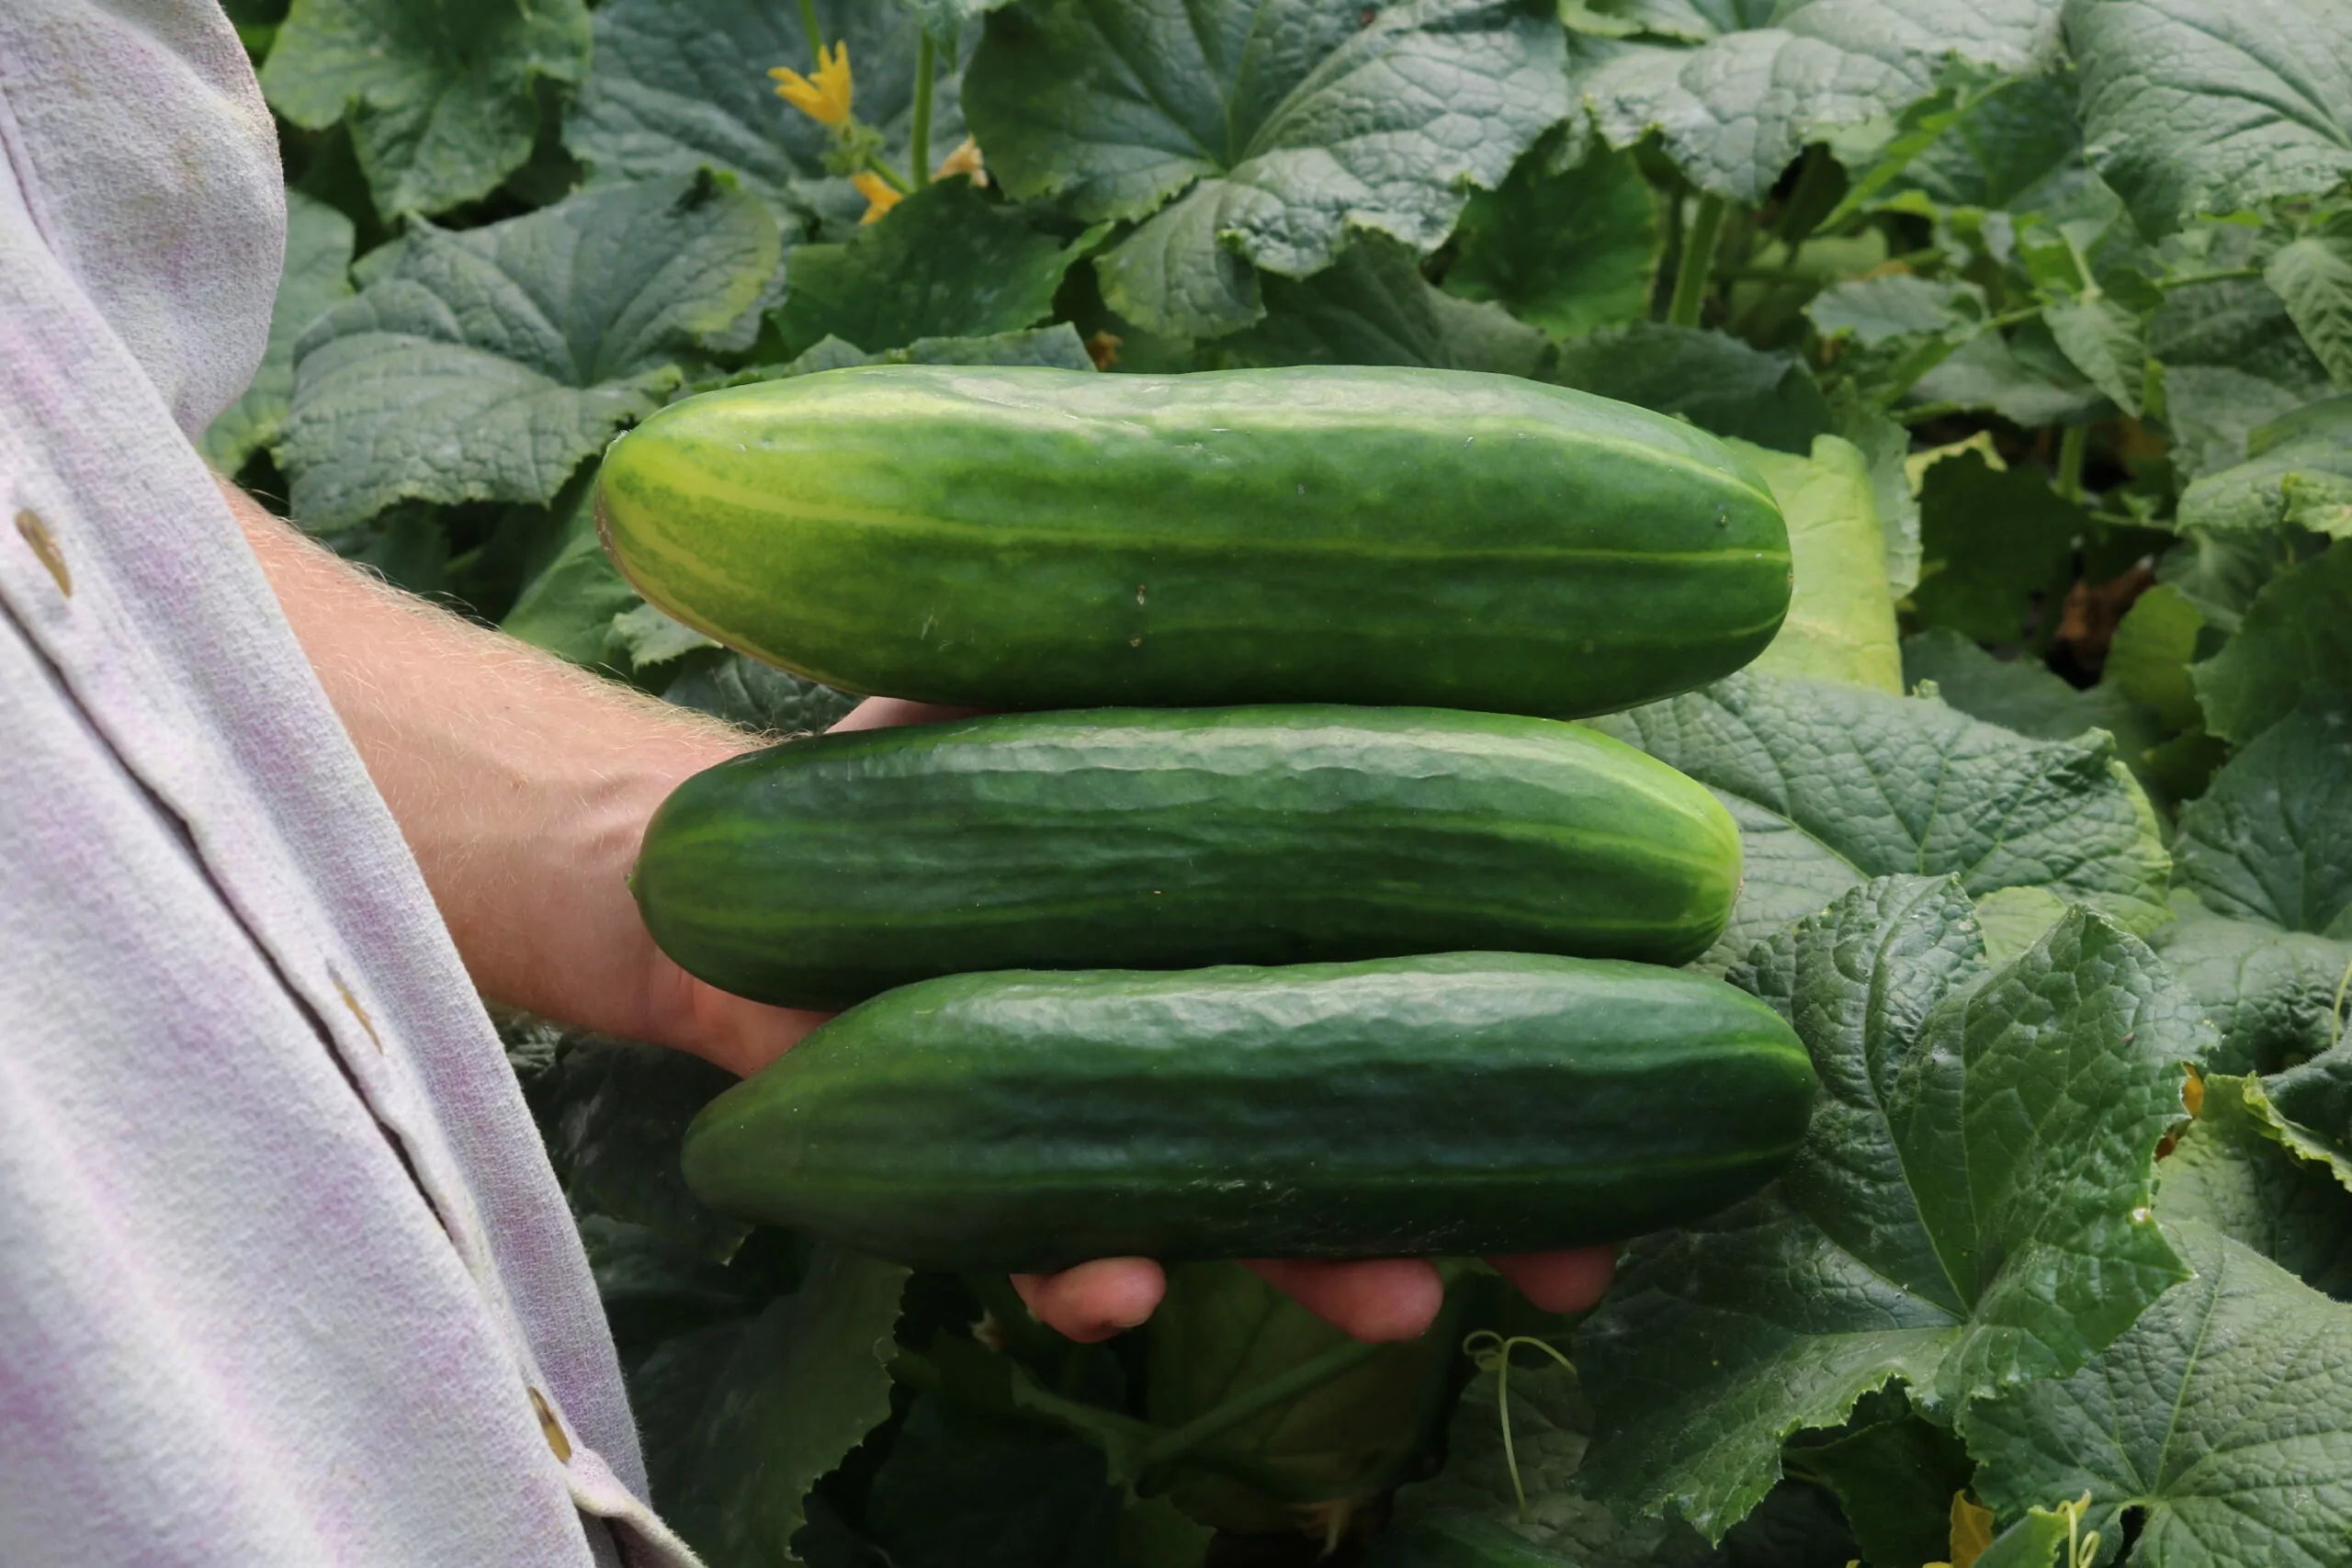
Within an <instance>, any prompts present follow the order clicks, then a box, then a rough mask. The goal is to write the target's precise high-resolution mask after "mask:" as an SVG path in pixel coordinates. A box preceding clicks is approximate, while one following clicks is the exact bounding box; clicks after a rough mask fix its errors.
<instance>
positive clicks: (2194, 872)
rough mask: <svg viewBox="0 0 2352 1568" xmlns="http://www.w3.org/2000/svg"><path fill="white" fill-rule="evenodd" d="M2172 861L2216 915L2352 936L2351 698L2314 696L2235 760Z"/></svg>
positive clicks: (2189, 824) (2184, 820)
mask: <svg viewBox="0 0 2352 1568" xmlns="http://www.w3.org/2000/svg"><path fill="white" fill-rule="evenodd" d="M2347 605H2352V601H2338V609H2339V613H2340V612H2341V610H2342V609H2343V608H2345V607H2346V606H2347ZM2173 864H2174V869H2175V872H2176V874H2177V877H2178V880H2179V882H2180V885H2181V886H2185V887H2188V888H2191V889H2193V890H2194V891H2195V892H2196V894H2197V896H2198V897H2200V898H2202V899H2203V900H2204V901H2205V904H2206V906H2207V907H2208V908H2211V909H2213V910H2214V911H2216V912H2217V913H2220V914H2222V915H2227V916H2232V917H2233V918H2236V919H2254V920H2261V921H2263V922H2265V923H2267V924H2269V925H2273V926H2276V927H2278V928H2279V929H2281V930H2283V931H2310V932H2313V933H2315V934H2320V935H2325V936H2333V937H2340V938H2346V939H2352V705H2347V704H2346V702H2345V700H2344V698H2343V696H2342V695H2341V694H2331V693H2324V692H2323V693H2318V694H2313V695H2312V696H2309V697H2306V698H2305V699H2304V700H2303V702H2302V703H2301V705H2299V706H2297V707H2296V708H2295V709H2294V710H2293V711H2291V712H2290V713H2289V714H2288V716H2286V717H2285V718H2283V719H2281V720H2280V721H2279V722H2278V723H2277V724H2276V725H2273V726H2272V727H2271V728H2268V729H2267V730H2265V731H2264V732H2263V733H2262V735H2261V736H2260V737H2259V738H2258V739H2256V740H2255V741H2254V742H2253V743H2252V744H2251V745H2249V746H2247V747H2246V749H2245V750H2243V751H2241V752H2239V753H2238V754H2237V755H2236V756H2235V757H2233V758H2232V759H2231V760H2230V761H2229V762H2228V763H2226V764H2225V765H2224V766H2223V767H2222V771H2221V772H2220V773H2216V774H2214V775H2213V784H2212V787H2211V789H2209V790H2207V791H2206V793H2205V796H2204V798H2203V799H2201V800H2193V801H2191V802H2189V803H2188V805H2187V806H2185V807H2182V808H2181V813H2180V831H2179V834H2178V835H2177V838H2176V839H2175V840H2174V842H2173Z"/></svg>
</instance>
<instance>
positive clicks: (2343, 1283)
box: [2156, 1077, 2352, 1300]
mask: <svg viewBox="0 0 2352 1568" xmlns="http://www.w3.org/2000/svg"><path fill="white" fill-rule="evenodd" d="M2252 1087H2253V1086H2252V1085H2250V1084H2249V1083H2248V1081H2247V1080H2246V1079H2244V1078H2237V1077H2207V1078H2206V1080H2205V1102H2204V1104H2203V1105H2202V1106H2200V1107H2199V1110H2198V1112H2197V1120H2196V1121H2194V1122H2190V1123H2189V1125H2188V1131H2186V1132H2184V1133H2183V1134H2181V1135H2180V1142H2179V1143H2178V1144H2177V1145H2175V1146H2174V1148H2173V1151H2172V1153H2171V1154H2169V1155H2167V1156H2165V1158H2164V1160H2163V1162H2162V1163H2161V1164H2159V1165H2158V1166H2157V1167H2156V1174H2157V1179H2158V1185H2157V1188H2156V1213H2157V1214H2158V1215H2159V1216H2161V1217H2162V1218H2163V1220H2164V1221H2165V1224H2176V1223H2177V1222H2179V1221H2183V1220H2190V1221H2195V1222H2196V1223H2198V1224H2206V1225H2211V1227H2212V1228H2213V1229H2215V1230H2216V1231H2219V1232H2220V1233H2221V1234H2222V1235H2226V1236H2228V1237H2229V1238H2230V1239H2231V1240H2233V1241H2235V1242H2240V1243H2243V1244H2244V1245H2245V1246H2247V1247H2252V1248H2253V1249H2254V1250H2255V1251H2256V1252H2258V1253H2260V1254H2262V1256H2263V1257H2265V1258H2268V1259H2270V1261H2271V1262H2273V1263H2276V1264H2278V1266H2279V1267H2280V1268H2281V1269H2286V1270H2287V1271H2288V1272H2290V1273H2291V1274H2293V1275H2295V1276H2296V1277H2297V1278H2299V1279H2301V1280H2302V1281H2303V1283H2305V1284H2307V1285H2309V1286H2311V1287H2312V1289H2313V1290H2319V1291H2325V1292H2327V1293H2328V1294H2330V1295H2332V1296H2335V1297H2336V1298H2338V1299H2339V1300H2341V1299H2342V1298H2344V1297H2345V1296H2346V1294H2347V1293H2352V1194H2347V1193H2346V1191H2345V1190H2344V1189H2343V1188H2342V1187H2341V1186H2339V1185H2338V1184H2337V1183H2336V1181H2335V1179H2334V1178H2333V1177H2331V1176H2330V1175H2329V1174H2328V1173H2327V1171H2326V1169H2325V1168H2324V1167H2321V1166H2317V1165H2313V1164H2312V1163H2311V1162H2309V1161H2308V1160H2305V1159H2302V1158H2300V1157H2298V1156H2295V1155H2293V1154H2290V1153H2289V1152H2288V1151H2287V1149H2286V1148H2284V1147H2283V1146H2281V1145H2280V1143H2279V1140H2278V1134H2277V1132H2276V1130H2275V1129H2274V1128H2273V1127H2272V1125H2271V1123H2270V1120H2269V1119H2268V1118H2267V1116H2266V1115H2265V1114H2263V1113H2262V1112H2260V1111H2256V1109H2254V1108H2253V1107H2252V1106H2250V1105H2249V1104H2248V1100H2247V1095H2248V1090H2249V1089H2251V1088H2252ZM2257 1098H2258V1096H2257Z"/></svg>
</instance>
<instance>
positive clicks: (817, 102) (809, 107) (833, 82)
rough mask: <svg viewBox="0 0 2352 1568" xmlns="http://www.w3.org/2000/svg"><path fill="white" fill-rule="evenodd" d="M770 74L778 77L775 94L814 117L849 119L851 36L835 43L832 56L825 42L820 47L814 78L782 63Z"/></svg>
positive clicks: (825, 121) (835, 121) (840, 122)
mask: <svg viewBox="0 0 2352 1568" xmlns="http://www.w3.org/2000/svg"><path fill="white" fill-rule="evenodd" d="M768 74H769V75H771V76H773V77H775V96H777V97H779V98H782V99H783V100H784V101H785V102H786V103H787V104H790V105H791V106H792V107H794V108H797V109H798V110H799V111H800V112H801V113H802V114H805V115H807V116H808V117H809V118H810V119H813V120H818V121H820V122H821V123H823V124H826V125H847V124H848V123H849V100H850V91H851V83H850V74H849V40H848V39H842V40H841V41H840V42H838V43H836V44H834V45H833V52H832V57H831V59H827V58H826V56H825V51H824V49H823V48H822V46H820V47H819V49H818V51H817V74H816V77H815V79H814V80H811V79H810V78H809V77H807V76H803V75H802V74H801V73H799V72H797V71H794V70H790V69H788V68H786V67H785V66H782V65H779V66H777V67H775V69H774V70H772V71H770V72H769V73H768Z"/></svg>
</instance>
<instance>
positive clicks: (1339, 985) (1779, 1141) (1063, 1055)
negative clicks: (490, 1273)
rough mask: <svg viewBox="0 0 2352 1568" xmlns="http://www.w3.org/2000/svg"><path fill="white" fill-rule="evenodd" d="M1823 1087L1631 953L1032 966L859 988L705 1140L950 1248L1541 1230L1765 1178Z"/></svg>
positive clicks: (1499, 1247) (1654, 1207)
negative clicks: (1266, 965)
mask: <svg viewBox="0 0 2352 1568" xmlns="http://www.w3.org/2000/svg"><path fill="white" fill-rule="evenodd" d="M1812 1095H1813V1072H1812V1068H1811V1066H1810V1064H1809V1062H1808V1060H1807V1058H1806V1055H1805V1050H1804V1045H1803V1044H1801V1043H1799V1042H1798V1040H1797V1038H1796V1036H1795V1035H1794V1033H1793V1032H1792V1031H1791V1030H1790V1028H1789V1026H1788V1024H1787V1023H1786V1022H1785V1021H1782V1019H1781V1016H1780V1015H1779V1014H1778V1013H1776V1012H1774V1011H1773V1010H1771V1009H1770V1007H1767V1006H1766V1005H1765V1004H1764V1003H1762V1002H1759V1001H1758V1000H1756V999H1755V998H1752V997H1749V996H1747V994H1746V993H1744V992H1741V991H1738V990H1735V989H1734V988H1733V987H1730V986H1727V985H1725V984H1724V983H1723V982H1722V981H1720V980H1714V979H1711V978H1708V977H1707V976H1702V975H1696V974H1692V973H1690V972H1688V971H1684V970H1675V969H1659V968H1655V967H1652V966H1649V965H1646V964H1629V963H1625V962H1623V961H1621V960H1614V959H1577V958H1558V957H1552V956H1548V955H1542V954H1527V953H1447V954H1440V955H1436V956H1430V957H1421V958H1406V959H1384V960H1380V961H1376V962H1372V963H1363V964H1306V965H1299V966H1295V967H1290V968H1279V969H1263V968H1249V967H1241V966H1232V967H1224V968H1215V969H1200V970H1191V971H1186V972H1182V973H1178V974H1158V973H1144V972H1136V971H1120V970H1093V971H1081V972H1075V973H1060V974H1049V973H1036V972H1023V971H1012V972H1007V973H1000V974H980V975H956V976H948V977H945V978H943V979H937V980H925V981H923V982H922V983H920V984H918V985H913V986H908V987H902V988H901V989H899V990H895V991H891V992H888V993H886V994H885V995H883V996H880V997H876V998H874V999H873V1000H871V1001H868V1002H865V1003H864V1004H862V1005H861V1006H858V1007H856V1008H853V1009H852V1010H849V1011H848V1012H845V1013H843V1014H842V1015H841V1016H840V1017H839V1018H836V1019H834V1020H833V1021H831V1022H829V1023H827V1024H825V1025H824V1026H823V1027H821V1028H820V1029H819V1030H818V1031H816V1032H814V1033H813V1034H811V1035H809V1038H808V1039H807V1040H805V1041H803V1042H802V1043H800V1044H799V1045H798V1046H797V1047H795V1048H794V1049H793V1050H791V1051H789V1052H787V1053H786V1054H785V1055H783V1056H782V1057H780V1058H779V1059H777V1060H776V1061H775V1062H774V1063H772V1064H771V1065H770V1066H767V1067H765V1068H763V1069H762V1070H761V1071H760V1072H759V1073H758V1074H757V1075H756V1076H754V1077H751V1078H749V1079H747V1080H745V1081H744V1082H742V1083H741V1084H738V1085H736V1086H735V1087H734V1088H733V1089H729V1090H728V1091H727V1092H726V1093H725V1094H722V1095H720V1096H719V1097H718V1099H717V1100H713V1101H711V1103H710V1104H709V1105H707V1107H705V1108H704V1110H703V1111H702V1112H701V1114H700V1115H698V1116H697V1117H696V1118H695V1122H694V1124H693V1126H692V1127H691V1128H689V1129H688V1131H687V1134H686V1140H685V1147H684V1167H685V1176H686V1180H687V1183H688V1185H689V1186H690V1187H692V1189H693V1190H694V1191H695V1193H696V1195H697V1196H699V1197H700V1198H701V1199H702V1200H703V1201H705V1202H707V1203H709V1204H711V1205H712V1206H714V1207H716V1208H718V1209H720V1210H722V1211H724V1212H726V1213H731V1214H735V1215H739V1216H741V1217H742V1218H745V1219H749V1220H754V1221H759V1222H762V1223H766V1224H780V1225H788V1226H791V1227H793V1228H795V1229H797V1230H801V1231H804V1232H808V1233H810V1234H813V1235H818V1236H821V1237H826V1238H829V1239H831V1240H836V1241H841V1242H844V1243H848V1244H850V1245H852V1246H854V1247H862V1248H864V1249H865V1250H867V1251H870V1252H876V1253H879V1254H881V1255H882V1256H884V1257H886V1258H894V1259H897V1260H899V1261H900V1262H904V1263H907V1264H910V1265H913V1266H915V1267H918V1268H925V1269H1057V1268H1064V1267H1067V1266H1069V1265H1070V1264H1073V1263H1077V1262H1080V1261H1082V1260H1084V1259H1086V1258H1108V1257H1122V1256H1128V1255H1141V1256H1145V1257H1150V1258H1167V1259H1185V1258H1257V1257H1267V1258H1274V1257H1282V1258H1370V1257H1386V1256H1398V1255H1406V1254H1418V1253H1432V1252H1434V1253H1514V1252H1532V1251H1542V1250H1545V1249H1549V1248H1553V1247H1573V1246H1577V1245H1581V1244H1585V1243H1591V1242H1602V1241H1610V1240H1615V1239H1618V1238H1621V1237H1624V1236H1630V1235H1639V1234H1641V1233H1643V1232H1645V1231H1650V1230H1655V1229H1657V1228H1658V1227H1660V1226H1664V1225H1671V1224H1683V1223H1687V1222H1689V1221H1691V1220H1694V1219H1697V1218H1699V1217H1700V1216H1702V1215H1704V1214H1706V1213H1710V1212H1712V1211H1713V1210H1715V1209H1717V1208H1720V1207H1721V1206H1723V1205H1724V1204H1725V1203H1728V1202H1730V1201H1733V1200H1735V1199H1736V1198H1738V1197H1740V1196H1742V1195H1744V1194H1746V1193H1747V1192H1750V1191H1752V1190H1755V1189H1757V1188H1758V1187H1759V1186H1761V1185H1762V1184H1763V1183H1764V1182H1765V1181H1766V1180H1768V1179H1770V1177H1771V1175H1772V1173H1773V1172H1774V1171H1775V1170H1776V1169H1778V1168H1779V1167H1780V1166H1781V1163H1782V1162H1783V1161H1784V1160H1785V1159H1786V1158H1787V1157H1788V1156H1789V1155H1790V1154H1791V1153H1792V1151H1793V1150H1794V1149H1795V1148H1796V1146H1797V1143H1798V1140H1799V1138H1800V1137H1801V1136H1802V1135H1803V1134H1804V1125H1805V1118H1806V1113H1807V1109H1808V1106H1809V1105H1810V1102H1811V1100H1812Z"/></svg>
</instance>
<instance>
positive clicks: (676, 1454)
mask: <svg viewBox="0 0 2352 1568" xmlns="http://www.w3.org/2000/svg"><path fill="white" fill-rule="evenodd" d="M906 1279H907V1271H906V1270H905V1269H901V1268H899V1267H898V1266H897V1265H895V1264H889V1263H883V1262H880V1261H878V1260H876V1259H874V1258H863V1257H860V1256H858V1255H856V1254H854V1253H850V1252H843V1251H842V1250H840V1249H838V1248H833V1247H820V1248H818V1249H817V1251H816V1252H815V1254H814V1255H813V1256H812V1257H811V1258H810V1259H809V1268H808V1270H807V1273H806V1274H805V1275H804V1276H803V1278H802V1280H801V1281H800V1286H799V1288H798V1289H797V1291H795V1292H792V1293H791V1294H789V1295H786V1296H782V1297H779V1298H777V1299H776V1300H775V1301H774V1302H773V1303H770V1304H769V1305H768V1306H767V1308H766V1309H765V1310H764V1311H763V1312H761V1313H760V1314H757V1315H756V1316H753V1317H750V1318H745V1319H741V1320H739V1321H736V1322H732V1323H725V1324H720V1325H716V1326H714V1327H710V1328H707V1329H703V1330H701V1331H700V1332H698V1333H696V1334H694V1335H690V1336H687V1337H684V1338H682V1339H677V1340H673V1341H672V1342H671V1343H670V1344H668V1345H665V1346H663V1347H662V1348H660V1349H659V1350H656V1351H655V1352H654V1353H653V1354H652V1355H651V1356H650V1357H649V1358H648V1359H646V1361H645V1363H644V1364H643V1365H642V1366H641V1367H640V1368H639V1371H638V1374H637V1377H636V1378H635V1379H634V1380H633V1382H632V1387H631V1391H630V1392H631V1395H632V1399H631V1403H632V1404H634V1405H635V1407H636V1410H637V1415H638V1419H639V1422H640V1423H641V1424H642V1426H643V1427H644V1429H645V1439H646V1441H645V1450H646V1454H647V1458H648V1464H649V1468H650V1472H651V1473H650V1479H651V1482H652V1487H653V1495H655V1496H656V1497H658V1498H660V1499H661V1507H662V1517H664V1518H665V1519H667V1520H668V1521H669V1522H670V1524H671V1525H672V1526H673V1528H674V1529H676V1530H677V1531H678V1533H679V1534H680V1535H682V1536H684V1538H685V1539H686V1540H688V1541H689V1542H691V1543H692V1544H693V1546H694V1548H695V1551H697V1552H699V1553H700V1554H701V1555H702V1558H703V1560H704V1561H705V1562H707V1563H708V1564H709V1565H710V1568H775V1565H776V1564H779V1563H783V1562H791V1561H793V1560H794V1559H793V1558H792V1555H791V1550H790V1549H791V1542H792V1537H793V1535H794V1532H796V1531H797V1530H798V1529H799V1528H800V1524H801V1520H802V1518H803V1517H804V1515H803V1503H802V1499H803V1498H804V1497H805V1496H806V1495H807V1494H808V1491H809V1486H810V1485H812V1484H813V1483H815V1482H816V1480H817V1479H818V1477H820V1476H821V1475H823V1474H825V1473H826V1472H828V1471H830V1470H831V1469H832V1468H833V1467H834V1466H835V1465H837V1464H839V1463H840V1462H841V1461H842V1456H843V1455H845V1454H847V1453H848V1452H849V1450H851V1449H853V1448H855V1447H856V1446H857V1444H858V1443H859V1442H860V1441H861V1440H862V1439H864V1438H865V1435H866V1433H868V1432H870V1431H872V1430H873V1429H874V1428H875V1427H877V1426H879V1425H880V1424H881V1422H882V1419H883V1417H885V1416H888V1414H889V1413H890V1376H889V1373H888V1371H887V1370H886V1369H887V1368H888V1365H889V1362H890V1358H891V1356H892V1355H893V1353H894V1352H895V1349H896V1347H895V1345H894V1344H893V1342H892V1339H891V1327H892V1325H894V1324H896V1323H897V1322H898V1318H899V1292H900V1291H901V1290H902V1288H903V1287H904V1285H905V1283H906Z"/></svg>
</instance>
